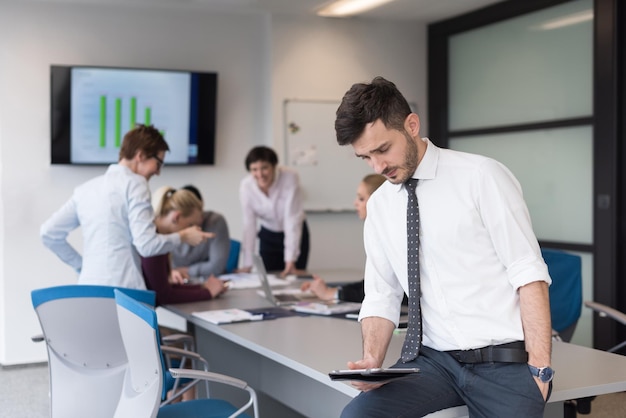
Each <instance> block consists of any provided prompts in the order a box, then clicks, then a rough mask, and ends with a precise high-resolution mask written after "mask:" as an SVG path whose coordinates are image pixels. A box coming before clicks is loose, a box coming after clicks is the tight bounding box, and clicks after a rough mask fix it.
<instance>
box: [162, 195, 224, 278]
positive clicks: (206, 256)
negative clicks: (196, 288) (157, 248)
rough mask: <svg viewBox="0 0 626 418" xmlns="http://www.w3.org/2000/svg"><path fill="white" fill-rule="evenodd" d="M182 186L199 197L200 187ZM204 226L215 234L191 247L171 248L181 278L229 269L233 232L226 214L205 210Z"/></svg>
mask: <svg viewBox="0 0 626 418" xmlns="http://www.w3.org/2000/svg"><path fill="white" fill-rule="evenodd" d="M183 189H186V190H189V191H190V192H192V193H194V194H195V195H196V196H197V197H198V199H200V201H202V195H201V194H200V191H199V190H198V189H197V188H196V187H195V186H192V185H187V186H184V187H183ZM200 226H201V228H202V230H203V231H205V232H212V233H214V234H215V238H213V239H211V240H208V241H205V242H204V243H202V244H200V245H197V246H195V247H192V246H190V245H187V244H182V245H179V246H178V247H176V248H175V249H174V250H173V251H172V252H171V254H172V267H173V268H174V270H175V271H178V272H179V273H180V275H181V276H182V278H184V279H187V278H190V277H208V276H210V275H212V274H213V275H216V276H218V275H220V274H223V273H225V271H226V262H227V260H228V253H229V251H230V235H229V233H228V225H227V224H226V219H225V218H224V216H222V215H221V214H219V213H217V212H213V211H204V212H203V213H202V225H200Z"/></svg>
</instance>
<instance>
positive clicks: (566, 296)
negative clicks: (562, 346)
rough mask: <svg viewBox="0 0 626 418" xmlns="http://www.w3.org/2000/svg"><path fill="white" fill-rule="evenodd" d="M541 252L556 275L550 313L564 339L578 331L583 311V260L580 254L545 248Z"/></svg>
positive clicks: (551, 289) (553, 323)
mask: <svg viewBox="0 0 626 418" xmlns="http://www.w3.org/2000/svg"><path fill="white" fill-rule="evenodd" d="M541 254H542V256H543V259H544V261H545V262H546V264H547V265H548V271H549V273H550V277H551V278H552V284H551V285H550V313H551V317H552V328H553V329H554V330H556V331H557V332H558V333H559V335H560V336H561V338H562V339H563V340H564V341H569V340H570V339H571V338H572V335H573V334H574V331H575V329H576V324H577V322H578V318H580V313H581V310H582V303H583V297H582V262H581V258H580V256H578V255H575V254H571V253H567V252H565V251H561V250H553V249H548V248H542V249H541Z"/></svg>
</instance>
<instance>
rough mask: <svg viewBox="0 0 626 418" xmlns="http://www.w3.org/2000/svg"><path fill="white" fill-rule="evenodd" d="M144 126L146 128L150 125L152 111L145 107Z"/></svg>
mask: <svg viewBox="0 0 626 418" xmlns="http://www.w3.org/2000/svg"><path fill="white" fill-rule="evenodd" d="M143 119H144V122H143V123H144V125H146V126H148V125H151V124H152V109H151V108H149V107H146V112H145V116H144V118H143Z"/></svg>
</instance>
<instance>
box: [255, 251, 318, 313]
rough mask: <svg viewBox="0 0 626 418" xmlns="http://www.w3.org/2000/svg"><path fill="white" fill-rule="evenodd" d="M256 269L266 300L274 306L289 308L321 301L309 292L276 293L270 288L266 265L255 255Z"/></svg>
mask: <svg viewBox="0 0 626 418" xmlns="http://www.w3.org/2000/svg"><path fill="white" fill-rule="evenodd" d="M253 264H254V268H255V270H256V272H257V274H258V275H259V280H260V281H261V288H262V289H263V293H265V298H266V299H267V300H269V301H270V302H271V303H272V305H274V306H289V305H295V304H297V303H298V302H301V301H302V300H307V301H314V300H320V299H317V298H315V296H314V295H313V294H311V293H308V292H306V293H305V292H298V291H296V292H294V293H289V292H285V291H284V290H283V291H275V290H272V286H270V280H269V278H268V277H267V271H266V270H265V264H263V259H262V258H261V257H260V256H258V255H255V256H254V258H253Z"/></svg>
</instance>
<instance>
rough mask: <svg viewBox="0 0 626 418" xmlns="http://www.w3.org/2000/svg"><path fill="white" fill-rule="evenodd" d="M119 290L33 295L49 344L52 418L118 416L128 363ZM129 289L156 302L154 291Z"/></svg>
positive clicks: (69, 289) (53, 290) (68, 289)
mask: <svg viewBox="0 0 626 418" xmlns="http://www.w3.org/2000/svg"><path fill="white" fill-rule="evenodd" d="M114 289H115V288H113V287H108V286H88V285H69V286H56V287H50V288H46V289H38V290H33V291H32V292H31V298H32V302H33V307H34V308H35V311H36V313H37V316H38V318H39V323H40V324H41V329H42V331H43V338H42V340H45V341H46V345H47V351H48V370H49V374H50V416H51V417H52V418H73V417H76V418H82V417H94V418H110V417H112V416H113V413H114V412H115V407H116V405H117V402H118V400H119V398H120V395H121V391H122V382H123V379H124V375H125V374H126V371H127V368H128V360H127V357H126V353H125V351H124V346H123V342H122V336H121V334H120V331H119V325H118V323H117V313H116V305H115V299H114V293H113V290H114ZM125 290H126V291H127V292H128V294H129V295H130V296H131V297H133V298H136V299H137V300H140V301H142V302H143V303H146V304H151V305H154V303H155V294H154V292H152V291H145V290H133V289H125Z"/></svg>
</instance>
